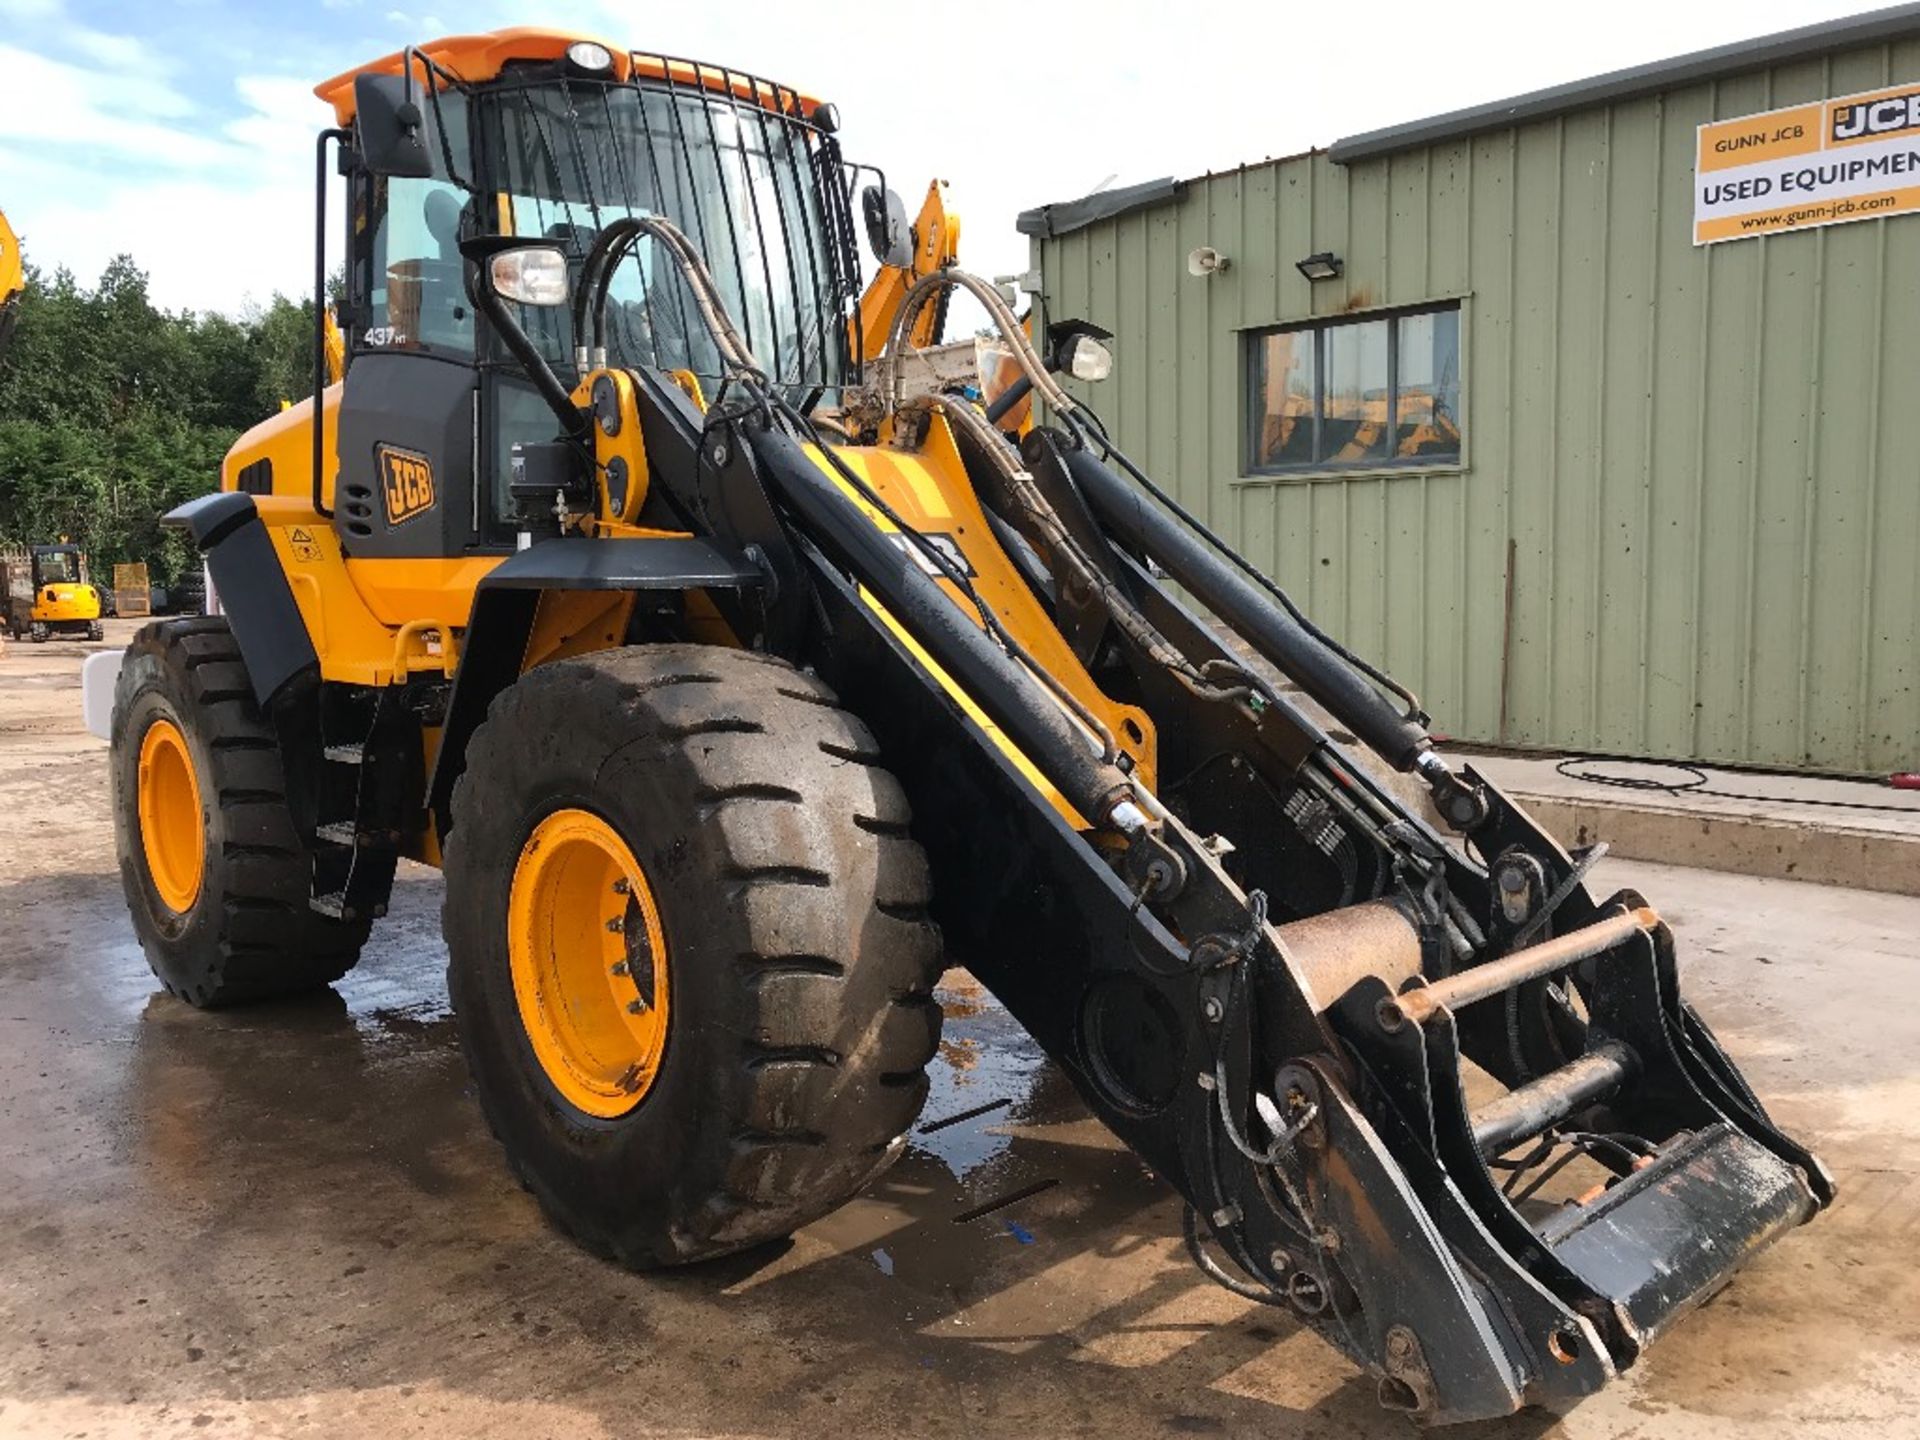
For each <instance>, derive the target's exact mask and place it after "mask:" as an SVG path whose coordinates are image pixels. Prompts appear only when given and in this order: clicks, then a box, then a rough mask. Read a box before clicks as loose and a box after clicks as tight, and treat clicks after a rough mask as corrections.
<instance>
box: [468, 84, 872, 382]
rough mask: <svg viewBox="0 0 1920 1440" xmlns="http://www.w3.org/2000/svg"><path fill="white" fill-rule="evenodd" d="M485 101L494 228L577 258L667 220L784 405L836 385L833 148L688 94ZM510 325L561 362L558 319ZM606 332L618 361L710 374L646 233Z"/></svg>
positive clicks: (688, 306) (842, 341) (679, 290)
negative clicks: (829, 201)
mask: <svg viewBox="0 0 1920 1440" xmlns="http://www.w3.org/2000/svg"><path fill="white" fill-rule="evenodd" d="M481 107H482V109H481V113H482V116H483V118H482V121H481V125H480V130H481V135H480V136H479V137H478V138H479V140H480V144H481V146H482V147H484V148H483V151H482V157H481V163H482V164H483V166H484V167H485V168H484V170H483V174H484V175H485V176H486V179H485V180H484V181H483V182H482V186H483V190H485V191H490V192H491V194H492V198H493V203H494V204H495V205H496V206H497V207H498V213H497V215H496V216H495V217H493V218H494V219H495V222H496V225H497V228H498V230H499V231H500V232H501V233H504V234H514V235H524V236H527V237H529V238H538V239H543V240H551V241H556V242H558V243H559V244H561V245H562V246H563V247H564V248H566V250H567V251H568V253H569V255H570V256H571V257H572V258H573V259H574V260H575V261H576V262H577V261H579V260H580V259H583V258H584V257H585V255H586V253H587V250H588V249H589V248H590V247H591V245H592V244H593V242H594V239H595V238H596V237H597V236H598V235H599V233H600V231H601V230H603V229H604V228H605V227H606V226H608V225H610V224H612V223H614V222H615V221H616V220H619V219H622V218H624V217H626V216H632V215H641V216H659V217H663V218H665V219H667V220H670V221H672V222H673V223H674V224H675V225H677V226H678V227H679V228H680V229H681V230H682V231H683V232H684V233H685V234H686V235H687V237H688V238H689V239H690V240H691V241H692V242H693V244H694V247H695V248H696V249H697V250H698V251H699V252H700V254H701V256H702V257H703V258H704V259H705V261H706V263H707V267H708V268H709V269H710V270H711V271H712V272H713V276H714V279H715V280H716V282H717V283H718V285H719V287H720V291H721V293H722V295H724V296H725V298H726V302H727V308H728V310H729V311H730V313H731V314H732V316H733V318H734V320H735V322H736V323H737V324H738V325H739V326H740V329H741V331H742V333H743V334H744V335H745V336H746V339H747V343H748V345H749V347H750V348H751V349H752V351H753V352H754V356H755V358H756V359H757V360H758V361H759V363H760V365H761V366H762V368H763V369H764V370H765V371H766V372H767V375H768V377H769V379H771V380H772V381H773V382H774V383H775V384H776V385H777V386H779V387H780V388H781V389H783V390H784V391H786V392H787V393H788V394H789V396H790V398H793V399H795V400H796V401H797V400H800V399H802V398H803V397H805V396H807V395H810V394H819V393H821V392H827V391H834V390H837V389H838V387H840V386H841V385H843V384H844V383H846V380H847V378H848V377H847V370H848V355H847V329H846V322H845V315H846V300H847V299H848V298H849V295H850V293H851V291H852V282H851V281H850V279H849V278H848V277H847V275H846V274H845V273H844V272H845V270H846V269H847V265H846V263H845V261H844V259H843V258H842V256H841V255H840V254H839V253H838V251H837V248H836V246H835V245H834V244H833V243H832V242H831V241H830V238H829V237H830V226H831V225H832V220H831V217H829V216H828V215H827V214H826V213H824V207H823V205H822V193H823V186H822V184H821V183H819V182H820V179H821V178H825V179H826V181H827V183H830V184H838V183H840V182H839V175H838V173H837V170H838V167H837V163H830V165H823V164H822V162H823V161H828V162H831V152H830V151H828V152H824V153H823V152H822V151H821V150H816V148H815V147H814V145H812V144H810V143H809V136H810V134H811V133H812V132H811V131H810V129H809V127H807V126H806V125H804V124H802V123H800V122H798V121H796V120H793V119H791V118H789V117H787V116H785V115H782V114H778V113H775V112H772V111H770V110H768V109H766V108H765V107H763V106H760V105H755V104H753V103H751V102H749V101H745V100H740V101H735V100H734V99H732V98H731V97H730V96H729V95H726V94H715V93H714V92H712V91H709V90H705V89H695V88H693V87H690V86H687V85H679V86H668V85H665V84H658V85H652V86H648V85H608V84H591V83H581V82H576V81H563V82H560V83H553V82H551V81H549V82H547V83H544V84H540V85H529V86H526V87H524V88H519V89H504V90H496V91H494V92H492V93H491V94H489V95H487V96H486V97H485V98H484V99H483V100H482V101H481ZM828 168H831V170H832V171H833V173H831V174H829V175H825V176H824V177H823V176H822V171H823V170H825V169H828ZM521 315H522V323H523V325H525V327H526V328H527V330H528V333H529V334H530V335H531V336H532V337H533V338H534V340H535V342H536V343H537V344H539V345H540V347H541V349H542V350H543V351H545V352H546V353H547V354H548V356H549V358H550V359H552V360H553V361H555V362H561V363H564V362H565V361H566V360H567V359H568V358H569V355H568V352H569V351H570V350H571V346H572V343H573V341H572V336H571V334H570V333H569V331H570V323H569V319H568V315H567V312H566V311H565V310H564V309H550V310H545V311H536V310H533V309H531V308H527V309H523V310H522V312H521ZM607 325H608V332H609V334H608V349H609V352H610V356H609V358H610V359H611V360H612V361H613V363H615V364H620V365H630V366H633V365H638V366H653V367H658V368H661V369H667V370H676V369H685V370H691V371H693V372H694V373H695V374H696V375H699V376H702V377H717V376H718V375H719V373H720V357H719V354H718V352H717V351H716V350H715V348H714V346H713V342H712V340H711V338H710V337H709V335H708V334H707V331H706V328H705V326H704V325H703V324H702V323H701V321H700V318H699V312H698V310H697V309H696V308H695V306H694V302H693V295H692V292H691V291H690V290H689V289H688V288H687V285H686V283H685V281H684V280H683V279H682V278H681V276H680V274H679V271H678V270H677V269H676V268H675V267H674V265H673V264H672V262H671V261H670V260H669V259H668V257H667V256H666V254H665V253H664V251H663V250H662V248H661V247H660V244H659V242H658V241H656V240H655V239H653V238H652V237H651V236H647V237H643V238H642V239H641V241H640V242H639V243H638V244H637V245H636V246H635V247H634V248H633V250H632V251H631V252H630V253H629V255H628V257H627V259H626V261H625V262H624V263H623V264H622V265H621V266H620V268H619V270H618V271H617V272H616V273H615V274H614V275H613V277H612V279H611V282H610V285H609V304H608V306H607Z"/></svg>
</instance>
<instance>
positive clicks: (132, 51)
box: [67, 29, 155, 71]
mask: <svg viewBox="0 0 1920 1440" xmlns="http://www.w3.org/2000/svg"><path fill="white" fill-rule="evenodd" d="M67 33H68V39H69V40H70V41H71V42H72V44H73V47H74V48H75V49H76V50H78V51H79V52H80V53H81V54H83V55H85V56H86V57H87V58H88V59H89V60H93V61H96V62H98V63H99V64H101V65H105V66H108V67H110V68H111V67H118V68H121V69H124V70H127V71H139V70H143V69H146V68H148V67H150V66H152V65H153V63H154V60H155V56H154V54H153V52H152V49H151V48H150V47H149V46H147V45H145V44H143V43H142V42H141V41H139V40H136V39H134V38H133V37H132V36H131V35H109V34H107V33H106V32H105V31H104V30H81V29H76V30H70V31H68V32H67Z"/></svg>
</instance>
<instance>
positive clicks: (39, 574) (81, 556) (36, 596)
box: [0, 539, 106, 644]
mask: <svg viewBox="0 0 1920 1440" xmlns="http://www.w3.org/2000/svg"><path fill="white" fill-rule="evenodd" d="M100 613H101V604H100V590H99V588H98V587H97V586H95V585H94V583H93V577H92V575H91V574H89V573H88V570H87V552H86V551H85V550H82V549H81V548H80V547H79V546H78V545H73V544H69V543H68V542H67V541H66V540H64V539H63V540H61V541H60V542H59V543H58V544H49V545H23V546H19V547H17V548H9V549H5V550H0V629H4V630H5V631H6V632H7V634H9V635H11V636H12V637H13V638H14V639H16V640H32V641H34V642H35V643H36V644H38V643H40V642H42V641H47V640H52V639H55V638H56V637H61V636H65V637H67V638H70V639H77V640H100V639H103V638H105V635H106V629H105V627H104V626H103V625H102V624H101V621H100Z"/></svg>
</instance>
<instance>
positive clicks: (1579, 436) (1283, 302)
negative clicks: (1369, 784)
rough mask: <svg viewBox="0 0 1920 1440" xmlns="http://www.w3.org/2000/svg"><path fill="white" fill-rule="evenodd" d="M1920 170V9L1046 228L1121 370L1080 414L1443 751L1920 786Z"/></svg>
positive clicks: (1031, 230)
mask: <svg viewBox="0 0 1920 1440" xmlns="http://www.w3.org/2000/svg"><path fill="white" fill-rule="evenodd" d="M1903 84H1904V85H1905V86H1906V88H1905V89H1904V90H1903V89H1902V88H1901V87H1902V86H1903ZM1862 97H1864V99H1862ZM1836 102H1839V103H1836ZM1853 102H1859V103H1853ZM1795 107H1800V108H1795ZM1903 107H1904V108H1903ZM1774 111H1783V112H1789V113H1786V114H1784V115H1780V116H1776V115H1771V114H1769V113H1766V112H1774ZM1796 116H1797V117H1798V118H1797V119H1796V118H1795V117H1796ZM1744 117H1754V118H1753V120H1752V122H1751V123H1748V121H1747V120H1746V119H1745V118H1744ZM1720 121H1733V122H1739V123H1735V124H1732V125H1719V126H1713V127H1712V128H1710V129H1706V130H1702V129H1701V127H1703V126H1709V125H1711V122H1720ZM1789 122H1791V123H1789ZM1823 127H1824V130H1823ZM1863 127H1870V128H1872V129H1873V130H1874V134H1873V135H1868V136H1862V135H1860V134H1859V132H1860V131H1861V130H1862V128H1863ZM1816 131H1820V132H1822V133H1815V132H1816ZM1843 137H1851V138H1843ZM1862 142H1868V143H1867V148H1864V149H1863V148H1857V147H1858V146H1859V145H1860V144H1861V143H1862ZM1847 145H1852V146H1855V147H1856V148H1853V149H1846V148H1842V147H1843V146H1847ZM1743 147H1751V148H1743ZM1903 147H1904V148H1903ZM1909 150H1910V151H1911V156H1910V159H1909V158H1903V157H1906V156H1907V155H1908V151H1909ZM1869 154H1871V155H1875V156H1879V157H1881V158H1878V159H1875V160H1874V161H1873V163H1872V164H1871V165H1867V164H1866V163H1865V162H1863V161H1859V160H1858V157H1861V156H1866V155H1869ZM1753 156H1758V157H1760V159H1761V161H1763V162H1769V161H1778V162H1779V163H1777V164H1775V165H1774V166H1773V169H1772V171H1771V172H1769V171H1768V165H1767V164H1766V163H1758V164H1749V163H1747V162H1748V161H1749V160H1750V159H1751V157H1753ZM1850 157H1852V158H1853V159H1854V160H1855V161H1856V162H1858V163H1853V164H1851V165H1849V164H1848V163H1846V162H1847V161H1848V160H1849V158H1850ZM1909 164H1911V165H1913V166H1915V167H1920V5H1908V6H1903V7H1900V8H1898V9H1895V10H1885V11H1879V12H1876V13H1874V14H1870V15H1864V16H1860V17H1857V18H1854V19H1849V20H1845V21H1839V22H1835V23H1831V24H1826V25H1820V26H1813V27H1809V28H1807V29H1804V30H1798V31H1793V32H1788V33H1786V34H1782V35H1776V36H1771V37H1768V38H1766V39H1762V40H1758V41H1749V42H1745V43H1742V44H1738V45H1732V46H1727V47H1724V48H1722V49H1718V50H1713V51H1707V52H1702V53H1700V54H1696V55H1690V56H1685V57H1681V58H1679V59H1676V60H1672V61H1668V62H1664V63H1660V64H1655V65H1650V66H1645V67H1641V68H1639V69H1636V70H1631V71H1622V72H1618V73H1616V74H1612V75H1607V76H1602V77H1599V78H1597V79H1595V80H1591V81H1587V82H1582V83H1579V84H1574V85H1569V86H1563V87H1559V88H1557V89H1554V90H1547V91H1541V92H1538V93H1536V94H1532V95H1526V96H1522V97H1519V98H1517V99H1513V100H1508V101H1503V102H1500V103H1498V104H1493V105H1487V106H1483V107H1479V108H1476V109H1473V110H1467V111H1461V112H1457V113H1454V114H1450V115H1444V116H1440V117H1438V118H1436V119H1433V120H1430V121H1423V122H1419V123H1415V124H1410V125H1402V126H1396V127H1394V128H1392V129H1388V130H1381V131H1377V132H1373V133H1370V134H1366V135H1360V136H1355V137H1352V138H1349V139H1345V140H1341V141H1339V142H1337V143H1335V144H1334V145H1333V146H1332V147H1331V148H1330V149H1328V150H1324V151H1322V150H1316V151H1313V152H1312V153H1310V154H1305V155H1297V156H1292V157H1289V158H1286V159H1281V160H1269V161H1265V162H1262V163H1259V164H1249V165H1246V166H1244V167H1242V168H1240V169H1238V170H1235V171H1232V172H1229V173H1225V174H1211V175H1206V176H1202V177H1199V178H1196V179H1193V180H1188V181H1184V182H1176V181H1158V182H1153V183H1151V184H1147V185H1139V186H1133V187H1131V188H1129V189H1126V190H1121V191H1114V192H1107V193H1104V194H1099V195H1095V196H1090V197H1087V198H1086V199H1084V200H1078V201H1071V202H1066V203H1062V204H1058V205H1049V206H1044V207H1041V208H1040V209H1037V210H1033V211H1029V212H1027V213H1026V214H1024V215H1022V216H1021V217H1020V226H1021V229H1022V230H1023V231H1024V232H1026V233H1027V234H1028V235H1030V236H1032V237H1033V239H1032V245H1033V256H1034V268H1035V270H1036V272H1037V278H1036V277H1034V276H1030V277H1028V280H1029V284H1030V285H1037V286H1038V293H1037V297H1036V298H1037V302H1038V304H1039V312H1040V314H1041V316H1042V317H1043V318H1045V319H1046V320H1049V321H1051V320H1058V319H1064V318H1070V317H1072V318H1083V319H1087V320H1091V321H1093V322H1095V323H1097V324H1100V325H1103V326H1106V327H1107V328H1109V329H1111V330H1112V331H1114V332H1115V334H1116V336H1117V339H1116V340H1115V342H1114V348H1115V353H1116V357H1117V364H1116V367H1115V371H1114V375H1113V377H1112V378H1111V379H1110V380H1109V381H1107V382H1105V383H1103V384H1101V385H1100V386H1098V387H1086V388H1083V391H1082V393H1084V395H1085V397H1086V398H1087V399H1088V400H1089V401H1090V402H1091V403H1092V404H1093V405H1094V406H1095V408H1096V409H1097V410H1098V411H1099V412H1100V413H1101V415H1102V416H1103V418H1104V419H1105V420H1106V421H1107V423H1108V425H1109V426H1110V427H1111V428H1112V429H1113V431H1114V433H1115V436H1116V438H1117V439H1118V440H1119V441H1120V443H1121V445H1122V446H1123V447H1124V448H1125V449H1127V450H1128V451H1129V453H1131V454H1132V455H1133V456H1134V457H1135V458H1136V459H1138V460H1139V461H1141V462H1142V463H1143V464H1144V465H1145V466H1146V467H1147V469H1148V471H1149V473H1152V474H1155V475H1156V476H1157V477H1159V478H1160V479H1161V480H1162V481H1163V483H1166V484H1168V485H1169V486H1170V487H1171V488H1173V489H1174V490H1175V491H1176V492H1177V493H1178V495H1179V496H1180V498H1181V499H1182V501H1183V502H1184V503H1186V504H1187V505H1188V506H1189V507H1190V508H1192V509H1194V510H1195V511H1196V512H1198V513H1199V514H1200V515H1201V516H1203V517H1204V518H1205V519H1206V520H1207V521H1208V523H1209V524H1211V525H1212V526H1213V527H1214V528H1215V529H1217V530H1219V531H1220V532H1221V533H1222V534H1223V535H1224V536H1225V537H1226V538H1228V539H1229V540H1230V541H1232V542H1233V543H1234V544H1235V545H1236V546H1237V547H1238V548H1240V549H1241V550H1242V551H1243V553H1245V554H1246V555H1248V556H1249V557H1250V558H1252V559H1253V560H1255V561H1256V562H1257V563H1259V564H1260V565H1262V566H1263V567H1266V568H1267V569H1268V570H1269V571H1270V573H1271V574H1273V575H1274V576H1275V577H1276V578H1277V579H1279V580H1280V581H1281V582H1282V583H1283V584H1285V585H1287V586H1288V587H1289V588H1290V589H1291V590H1292V591H1293V593H1294V594H1295V595H1296V597H1297V598H1298V599H1299V600H1301V601H1302V602H1303V604H1304V605H1305V607H1306V608H1307V609H1308V610H1309V612H1310V613H1311V614H1312V615H1313V616H1314V617H1315V618H1316V619H1317V620H1319V621H1320V622H1321V623H1322V624H1324V625H1325V626H1327V627H1328V628H1329V629H1330V630H1332V631H1333V632H1334V633H1335V634H1337V635H1339V636H1340V637H1341V638H1342V639H1343V640H1345V641H1346V642H1347V643H1349V644H1350V645H1352V646H1354V647H1356V648H1357V649H1359V650H1360V651H1361V652H1362V653H1365V654H1368V655H1370V656H1371V657H1373V658H1375V659H1380V660H1384V661H1385V662H1386V664H1387V666H1388V667H1389V668H1390V669H1391V670H1392V671H1393V672H1394V673H1396V674H1398V675H1400V676H1401V677H1402V678H1404V679H1406V680H1408V681H1409V682H1410V683H1412V685H1413V686H1414V688H1415V689H1417V690H1418V691H1419V692H1420V694H1421V696H1422V699H1423V700H1424V701H1425V702H1426V704H1427V707H1428V709H1429V710H1430V711H1431V712H1432V714H1433V716H1434V723H1435V728H1436V730H1437V731H1438V732H1440V733H1443V734H1447V735H1451V736H1453V737H1456V738H1458V739H1461V740H1470V741H1480V742H1488V743H1496V744H1503V745H1509V746H1516V747H1527V748H1538V749H1552V750H1578V751H1591V752H1596V753H1605V754H1619V755H1642V756H1656V757H1667V758H1675V759H1699V760H1706V761H1715V762H1724V763H1733V764H1748V765H1759V766H1772V767H1783V768H1794V769H1809V770H1821V771H1836V772H1879V773H1884V772H1886V771H1888V770H1893V769H1902V768H1916V767H1920V188H1915V187H1920V169H1916V172H1915V174H1914V176H1913V178H1912V179H1911V180H1901V179H1900V178H1899V177H1900V176H1902V175H1904V174H1906V173H1907V167H1908V166H1909ZM1716 167H1731V168H1716ZM1858 172H1871V173H1866V174H1864V175H1863V174H1861V173H1858ZM1763 174H1770V176H1771V178H1768V179H1766V180H1765V181H1764V183H1761V182H1756V181H1755V180H1754V179H1753V177H1755V176H1757V175H1763ZM1723 181H1724V182H1726V183H1725V184H1722V182H1723ZM1736 182H1737V183H1736ZM1823 186H1824V187H1825V188H1824V189H1823V188H1822V187H1823ZM1703 187H1704V188H1703ZM1863 187H1864V188H1863ZM1874 187H1878V188H1874ZM1867 189H1872V190H1873V194H1872V195H1871V196H1869V197H1868V198H1866V199H1860V198H1857V197H1859V196H1861V195H1862V194H1864V193H1865V191H1866V190H1867ZM1834 195H1841V196H1842V197H1843V198H1841V199H1839V200H1835V199H1834V198H1833V196H1834ZM1849 195H1851V196H1854V197H1856V198H1853V199H1846V198H1844V197H1845V196H1849ZM1715 203H1719V204H1720V208H1719V209H1715V208H1714V204H1715ZM1767 205H1773V206H1776V207H1784V206H1790V205H1791V206H1799V207H1801V208H1799V209H1792V208H1776V209H1773V210H1771V211H1768V210H1766V209H1765V208H1764V207H1765V206H1767ZM1818 207H1825V208H1824V209H1819V208H1818ZM1873 209H1878V210H1880V211H1881V212H1882V213H1881V214H1880V215H1879V216H1878V217H1876V218H1861V212H1865V211H1869V210H1873ZM1715 216H1722V217H1730V218H1719V219H1715V218H1714V217H1715ZM1743 216H1745V217H1747V218H1742V217H1743ZM1835 222H1837V223H1835ZM1697 226H1698V227H1700V229H1699V236H1698V238H1701V239H1710V240H1712V241H1713V242H1714V243H1699V244H1696V238H1697V236H1696V227H1697ZM1742 227H1746V228H1744V229H1743V228H1742ZM1769 230H1771V232H1772V233H1766V232H1767V231H1769ZM1330 271H1336V272H1337V273H1334V274H1328V273H1327V272H1330ZM1314 274H1318V275H1321V276H1322V277H1323V278H1317V279H1316V278H1310V276H1311V275H1314Z"/></svg>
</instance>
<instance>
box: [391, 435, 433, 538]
mask: <svg viewBox="0 0 1920 1440" xmlns="http://www.w3.org/2000/svg"><path fill="white" fill-rule="evenodd" d="M380 483H381V488H382V489H383V490H384V491H385V492H386V496H387V524H389V525H398V524H399V523H400V522H401V521H402V520H411V519H412V518H413V517H414V516H416V515H418V514H419V513H420V512H421V511H422V510H431V509H432V508H433V466H432V465H431V464H430V463H429V462H428V460H427V457H426V456H424V455H416V454H414V453H413V452H412V451H411V450H394V449H391V448H390V447H388V446H385V445H382V446H381V447H380Z"/></svg>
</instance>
